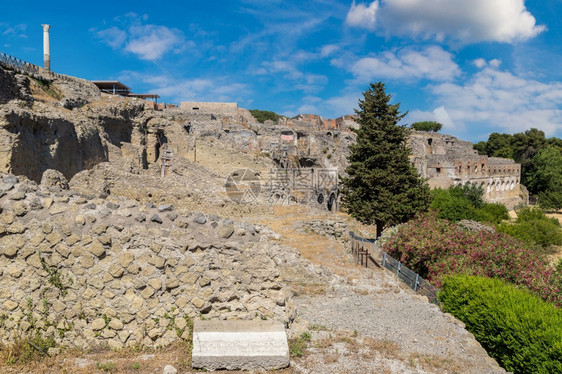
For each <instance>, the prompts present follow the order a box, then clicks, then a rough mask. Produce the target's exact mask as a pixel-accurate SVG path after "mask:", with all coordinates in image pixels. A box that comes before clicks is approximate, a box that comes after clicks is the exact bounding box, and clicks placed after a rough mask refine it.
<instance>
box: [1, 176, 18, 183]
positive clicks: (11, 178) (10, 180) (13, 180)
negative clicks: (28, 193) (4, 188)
mask: <svg viewBox="0 0 562 374" xmlns="http://www.w3.org/2000/svg"><path fill="white" fill-rule="evenodd" d="M2 182H4V183H6V184H11V185H14V184H16V183H18V182H19V179H18V177H16V176H15V175H11V174H9V175H4V176H3V177H2Z"/></svg>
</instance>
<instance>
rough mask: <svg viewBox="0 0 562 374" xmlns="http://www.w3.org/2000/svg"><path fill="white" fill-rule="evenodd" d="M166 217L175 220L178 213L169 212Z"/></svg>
mask: <svg viewBox="0 0 562 374" xmlns="http://www.w3.org/2000/svg"><path fill="white" fill-rule="evenodd" d="M166 218H168V219H169V220H170V221H175V220H176V219H177V218H178V214H177V213H176V212H169V213H167V214H166Z"/></svg>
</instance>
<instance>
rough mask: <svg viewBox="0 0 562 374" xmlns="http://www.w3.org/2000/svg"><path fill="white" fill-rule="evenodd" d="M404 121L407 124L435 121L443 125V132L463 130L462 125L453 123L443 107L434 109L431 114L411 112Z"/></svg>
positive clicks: (417, 111) (419, 111) (418, 111)
mask: <svg viewBox="0 0 562 374" xmlns="http://www.w3.org/2000/svg"><path fill="white" fill-rule="evenodd" d="M405 120H406V121H407V122H408V123H414V122H418V121H437V122H439V123H440V124H442V125H443V128H444V132H448V131H449V132H458V131H463V130H464V125H463V124H462V123H458V122H455V121H453V119H452V118H451V116H450V115H449V112H448V111H447V109H446V108H445V107H444V106H440V107H437V108H435V109H434V110H433V111H431V112H424V111H421V110H413V111H411V112H409V113H408V115H407V117H406V118H405Z"/></svg>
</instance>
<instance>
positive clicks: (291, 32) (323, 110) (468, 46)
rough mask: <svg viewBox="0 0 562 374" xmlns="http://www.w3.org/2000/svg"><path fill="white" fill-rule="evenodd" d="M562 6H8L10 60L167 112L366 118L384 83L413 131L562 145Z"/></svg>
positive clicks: (421, 0)
mask: <svg viewBox="0 0 562 374" xmlns="http://www.w3.org/2000/svg"><path fill="white" fill-rule="evenodd" d="M560 14H562V0H543V1H538V0H534V1H526V2H524V1H522V0H375V1H373V2H371V1H366V2H360V1H356V2H352V1H335V0H310V1H304V2H303V1H292V0H285V1H278V0H268V1H263V0H260V1H258V0H238V1H208V2H191V1H168V2H160V3H159V2H155V1H144V0H139V1H134V2H129V1H111V2H110V1H106V0H98V1H97V2H95V3H94V2H78V1H56V2H45V1H41V2H39V1H26V2H19V4H16V2H13V1H11V2H3V4H2V12H1V13H0V51H2V52H5V53H8V54H10V55H13V56H16V57H20V58H22V59H24V60H27V61H29V62H33V63H36V64H39V65H41V64H42V59H43V58H42V53H43V52H42V28H41V24H42V23H49V24H51V25H52V28H51V67H52V69H53V70H54V71H56V72H59V73H63V74H69V75H74V76H78V77H82V78H86V79H92V80H94V79H100V80H102V79H103V80H107V79H117V80H121V81H122V82H124V83H125V84H127V85H129V86H130V87H132V88H133V90H134V91H135V92H139V93H141V92H156V93H158V94H160V95H161V96H162V98H163V100H164V101H166V102H171V103H179V102H180V101H194V100H195V101H235V102H238V103H239V105H240V106H242V107H244V108H248V109H254V108H256V109H264V110H272V111H275V112H278V113H281V114H285V115H288V116H293V115H296V114H298V113H316V114H320V115H322V116H323V117H325V118H336V117H339V116H341V115H343V114H349V113H353V109H354V108H356V107H357V100H358V99H359V98H360V97H361V93H362V92H363V91H364V90H365V89H367V88H368V86H369V83H370V82H375V81H379V80H381V81H385V82H386V84H387V92H388V93H391V94H392V95H393V100H394V102H400V103H401V109H402V111H408V112H409V114H408V116H407V117H406V118H405V120H404V121H405V122H407V123H411V122H414V121H419V120H437V121H440V122H441V123H443V124H444V125H445V126H444V129H443V130H442V132H445V133H449V134H453V135H456V136H460V137H461V138H463V139H466V140H472V141H478V140H483V139H487V137H488V135H489V134H490V133H491V132H507V133H515V132H520V131H524V130H526V129H529V128H531V127H537V128H540V129H542V130H543V131H545V132H546V134H547V136H557V137H562V116H561V110H562V69H561V68H560V62H559V61H560V60H561V57H562V50H561V49H562V47H561V45H562V37H561V30H562V24H561V23H560V21H559V17H560Z"/></svg>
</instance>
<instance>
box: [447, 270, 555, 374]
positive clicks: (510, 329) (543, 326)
mask: <svg viewBox="0 0 562 374" xmlns="http://www.w3.org/2000/svg"><path fill="white" fill-rule="evenodd" d="M439 300H440V302H441V307H442V309H443V310H444V311H445V312H448V313H451V314H452V315H454V316H455V317H457V318H458V319H460V320H461V321H463V322H464V323H465V324H466V328H467V330H468V331H470V332H471V333H473V334H474V337H475V338H476V340H478V341H479V342H480V343H481V344H482V346H483V347H484V348H485V349H486V351H488V353H489V354H490V356H492V357H493V358H494V359H496V360H497V361H498V363H499V364H500V365H501V366H502V367H504V368H505V369H506V370H507V371H510V372H514V373H562V329H561V328H560V326H562V310H561V309H557V308H555V307H554V306H553V305H552V304H550V303H547V302H544V301H543V300H541V299H540V298H538V297H536V296H535V295H532V294H530V293H529V292H526V291H524V290H519V289H517V288H515V287H513V286H512V285H509V284H506V283H504V282H502V281H500V280H497V279H489V278H483V277H471V276H466V275H456V276H451V277H445V279H444V281H443V290H442V291H441V292H440V293H439Z"/></svg>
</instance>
